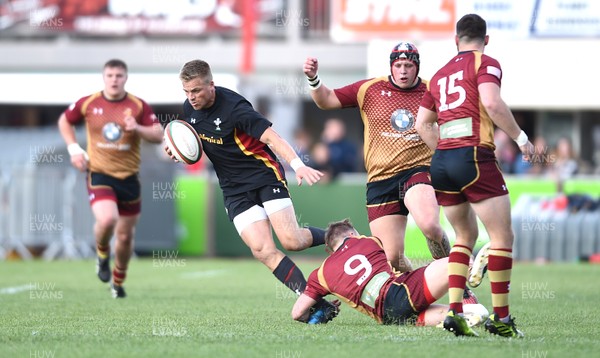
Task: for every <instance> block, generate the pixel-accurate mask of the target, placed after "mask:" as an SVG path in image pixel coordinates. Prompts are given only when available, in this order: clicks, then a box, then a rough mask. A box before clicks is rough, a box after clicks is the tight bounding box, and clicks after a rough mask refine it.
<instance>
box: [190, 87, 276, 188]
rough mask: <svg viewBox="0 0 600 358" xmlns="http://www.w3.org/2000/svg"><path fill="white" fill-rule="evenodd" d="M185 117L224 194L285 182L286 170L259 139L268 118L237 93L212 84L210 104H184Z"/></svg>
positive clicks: (264, 129) (265, 128) (267, 126)
mask: <svg viewBox="0 0 600 358" xmlns="http://www.w3.org/2000/svg"><path fill="white" fill-rule="evenodd" d="M183 111H184V115H185V121H186V122H188V123H189V124H191V125H192V127H194V129H195V130H196V132H198V136H199V137H200V139H201V140H202V147H203V150H204V153H206V155H207V156H208V159H210V161H211V162H212V164H213V167H214V169H215V172H216V174H217V177H218V178H219V185H220V187H221V189H222V190H223V194H224V195H225V196H227V195H235V194H240V193H244V192H247V191H250V190H254V189H256V188H259V187H262V186H265V185H267V184H269V183H273V182H277V181H279V182H283V183H284V184H286V180H285V171H284V169H283V165H282V164H281V163H280V162H279V160H278V158H277V157H276V155H275V154H274V153H273V151H272V150H271V149H270V148H269V146H268V145H266V144H265V143H263V142H261V141H260V140H259V139H260V137H261V136H262V134H263V133H264V132H265V131H266V130H267V128H269V127H270V126H271V122H270V121H269V120H268V119H266V118H265V117H264V116H263V115H261V114H260V113H258V112H257V111H255V110H254V108H252V105H251V104H250V102H248V101H247V100H246V99H245V98H244V97H242V96H241V95H239V94H238V93H236V92H234V91H232V90H229V89H227V88H224V87H218V86H215V102H214V103H213V105H212V106H210V108H204V109H200V110H195V109H194V108H193V107H192V105H191V104H190V102H189V101H188V100H185V102H184V104H183Z"/></svg>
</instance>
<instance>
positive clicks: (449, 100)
mask: <svg viewBox="0 0 600 358" xmlns="http://www.w3.org/2000/svg"><path fill="white" fill-rule="evenodd" d="M488 40H489V37H488V35H486V22H485V20H483V19H482V18H481V17H479V16H478V15H475V14H469V15H465V16H463V17H462V18H461V19H460V20H459V21H458V22H457V24H456V38H455V41H456V45H457V48H458V54H457V55H456V56H455V57H453V58H452V59H451V60H450V61H449V62H448V63H447V64H446V65H445V66H444V67H442V68H441V69H440V70H439V71H438V72H437V73H436V74H435V75H434V76H433V77H432V79H431V81H430V82H429V85H430V87H429V90H428V92H427V93H426V95H425V97H424V98H423V101H422V102H421V108H420V109H419V113H418V117H417V130H418V131H419V134H420V135H421V137H422V138H423V140H425V141H426V142H427V144H428V145H429V146H430V147H431V148H432V149H434V148H435V153H434V155H433V158H432V163H431V177H432V183H433V187H434V188H435V190H436V196H437V200H438V202H439V203H440V205H442V206H443V207H444V213H445V214H446V216H447V218H448V221H449V222H450V223H451V224H452V227H453V228H454V230H455V232H456V241H455V243H454V246H453V247H452V250H451V252H450V257H449V261H450V265H449V286H450V289H449V295H448V296H449V300H450V310H449V311H448V315H447V317H446V319H445V320H444V328H445V329H447V330H449V331H452V332H454V333H455V334H456V335H466V336H476V335H477V334H476V333H475V331H473V330H472V329H471V328H469V327H468V326H467V325H466V324H465V321H464V319H463V317H462V312H463V307H462V300H461V294H462V290H463V289H464V288H465V282H466V280H467V274H468V267H469V259H470V257H471V253H472V250H473V246H474V245H475V242H476V240H477V236H478V229H477V220H476V219H477V217H478V218H479V219H481V221H482V222H483V225H484V226H485V228H486V230H487V232H488V234H489V236H490V241H491V247H490V249H489V250H488V252H487V253H488V266H487V273H488V275H489V276H488V277H489V280H490V284H491V288H492V306H493V314H492V315H490V317H489V319H488V320H487V321H486V323H485V328H486V330H487V331H489V332H490V333H494V334H498V335H501V336H505V337H522V336H523V334H522V333H521V332H520V331H519V330H518V329H517V328H516V326H515V324H514V320H513V319H512V317H511V316H510V313H509V304H508V303H509V300H508V295H509V286H510V276H511V270H512V262H513V260H512V246H513V240H514V234H513V232H512V225H511V215H510V201H509V198H508V190H507V188H506V184H505V182H504V179H503V177H502V173H501V172H500V169H499V167H498V164H497V161H496V157H495V155H494V148H495V146H494V135H493V130H494V124H495V125H497V126H498V127H499V128H500V129H501V130H503V131H505V132H506V133H507V134H508V135H509V136H510V137H511V138H513V139H514V140H515V141H516V142H517V144H518V145H519V147H520V149H521V151H522V152H523V154H524V156H525V157H527V156H528V155H530V154H531V153H533V145H532V144H531V142H529V140H528V139H527V135H526V134H525V133H524V132H523V131H522V130H521V128H519V126H518V125H517V123H516V122H515V119H514V117H513V115H512V113H511V111H510V109H509V108H508V106H507V105H506V104H505V103H504V101H503V100H502V97H501V96H500V82H501V79H502V69H501V67H500V64H499V63H498V61H496V60H495V59H493V58H491V57H489V56H487V55H484V54H483V51H484V48H485V46H486V45H487V43H488Z"/></svg>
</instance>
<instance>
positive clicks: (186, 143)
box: [164, 120, 202, 164]
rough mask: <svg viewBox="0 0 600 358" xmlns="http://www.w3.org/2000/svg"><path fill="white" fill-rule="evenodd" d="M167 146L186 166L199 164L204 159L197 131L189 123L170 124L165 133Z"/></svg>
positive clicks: (177, 122)
mask: <svg viewBox="0 0 600 358" xmlns="http://www.w3.org/2000/svg"><path fill="white" fill-rule="evenodd" d="M164 138H165V144H166V146H167V148H168V149H169V151H171V154H172V155H173V156H174V157H175V158H176V159H177V160H179V161H180V162H183V163H185V164H194V163H197V162H198V161H199V160H200V158H202V143H201V142H200V137H198V133H196V130H195V129H194V128H193V127H192V126H191V125H190V124H189V123H187V122H184V121H182V120H174V121H172V122H169V123H168V124H167V125H166V127H165V132H164Z"/></svg>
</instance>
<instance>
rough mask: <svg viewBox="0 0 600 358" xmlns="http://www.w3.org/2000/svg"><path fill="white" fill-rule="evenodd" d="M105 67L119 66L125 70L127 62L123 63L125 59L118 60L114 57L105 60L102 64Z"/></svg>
mask: <svg viewBox="0 0 600 358" xmlns="http://www.w3.org/2000/svg"><path fill="white" fill-rule="evenodd" d="M107 67H110V68H115V67H120V68H122V69H124V70H125V72H127V64H126V63H125V61H123V60H119V59H116V58H113V59H111V60H108V61H106V63H105V64H104V68H107Z"/></svg>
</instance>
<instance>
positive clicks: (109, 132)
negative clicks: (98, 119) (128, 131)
mask: <svg viewBox="0 0 600 358" xmlns="http://www.w3.org/2000/svg"><path fill="white" fill-rule="evenodd" d="M102 136H104V139H106V140H107V141H109V142H116V141H118V140H119V139H121V137H122V136H123V131H122V130H121V126H120V125H118V124H116V123H115V122H108V123H106V124H105V125H104V127H102Z"/></svg>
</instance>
